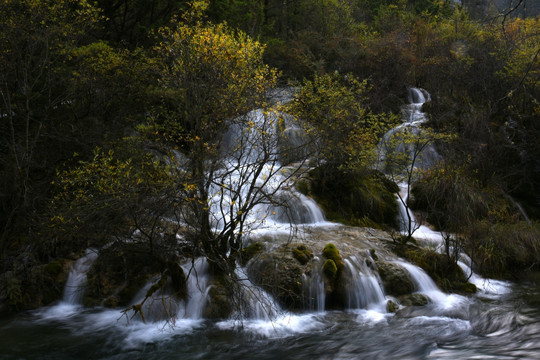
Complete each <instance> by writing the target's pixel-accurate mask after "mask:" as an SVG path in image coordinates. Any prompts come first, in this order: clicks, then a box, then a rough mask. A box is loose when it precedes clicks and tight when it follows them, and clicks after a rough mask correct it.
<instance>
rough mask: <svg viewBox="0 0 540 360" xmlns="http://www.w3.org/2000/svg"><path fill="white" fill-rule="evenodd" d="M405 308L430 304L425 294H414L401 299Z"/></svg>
mask: <svg viewBox="0 0 540 360" xmlns="http://www.w3.org/2000/svg"><path fill="white" fill-rule="evenodd" d="M400 301H401V305H403V306H425V305H427V304H429V299H428V297H427V296H426V295H424V294H419V293H414V294H409V295H405V296H402V297H400Z"/></svg>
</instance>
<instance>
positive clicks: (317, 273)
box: [303, 257, 326, 313]
mask: <svg viewBox="0 0 540 360" xmlns="http://www.w3.org/2000/svg"><path fill="white" fill-rule="evenodd" d="M311 261H312V262H313V270H312V272H311V276H309V277H308V276H306V275H305V274H304V279H303V280H304V283H303V287H304V294H306V296H307V306H308V309H309V310H310V311H317V312H319V313H322V312H324V310H325V309H326V289H325V286H324V275H323V272H322V268H323V261H322V260H321V259H320V258H319V257H315V258H314V259H313V260H311Z"/></svg>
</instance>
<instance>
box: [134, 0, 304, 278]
mask: <svg viewBox="0 0 540 360" xmlns="http://www.w3.org/2000/svg"><path fill="white" fill-rule="evenodd" d="M204 8H205V3H196V4H195V6H194V8H193V12H192V13H189V14H187V15H184V17H183V19H182V20H180V21H177V22H176V23H174V25H173V26H172V27H167V28H162V29H161V30H160V43H159V46H157V47H156V49H155V50H156V53H157V55H158V63H159V66H160V74H161V79H160V86H159V88H158V95H159V96H160V104H159V106H157V107H156V108H155V109H154V111H153V112H152V115H151V116H150V117H149V118H148V120H149V121H148V123H147V124H146V125H145V126H144V130H145V131H146V133H147V134H150V135H151V136H152V138H153V139H154V140H157V141H159V142H160V143H161V144H162V145H164V147H165V148H167V149H169V150H174V149H177V150H179V152H180V153H181V155H180V156H179V157H177V160H178V164H177V169H178V170H177V171H178V172H179V173H181V175H182V176H181V178H182V182H181V183H179V184H178V190H179V193H180V194H181V195H180V196H181V197H182V198H183V199H184V206H183V207H182V208H181V209H179V211H178V213H177V214H178V218H179V220H181V221H182V222H184V223H185V224H186V225H187V229H188V230H189V232H190V233H191V234H192V237H193V246H194V249H195V252H196V253H200V254H201V255H203V256H205V257H206V258H207V259H208V260H209V263H210V268H211V271H212V272H215V273H220V274H223V273H224V274H228V275H230V276H231V277H234V269H235V267H236V258H237V256H238V254H239V251H240V250H241V248H242V238H243V237H244V236H245V234H246V231H247V222H246V221H247V219H248V214H249V213H250V212H251V211H253V210H254V209H255V208H256V207H257V205H259V204H262V203H271V202H274V201H276V200H275V198H274V197H273V195H275V194H276V192H277V191H278V190H279V189H280V188H281V187H282V186H283V185H284V184H286V183H287V182H288V181H289V180H290V179H291V178H292V177H293V176H294V174H295V172H297V171H298V168H295V169H291V170H290V171H286V169H285V168H284V167H283V166H282V165H281V164H280V163H279V156H278V155H279V154H278V147H277V141H278V139H277V134H276V128H277V127H278V123H279V122H280V121H281V120H280V116H279V114H277V113H276V112H274V111H272V110H270V109H269V108H268V104H267V103H266V94H267V91H268V90H269V89H271V88H272V87H274V86H275V85H276V81H277V73H276V71H274V70H272V69H270V68H268V67H267V66H266V65H264V63H263V60H262V55H263V51H264V46H263V45H261V44H260V43H258V42H257V41H255V40H252V39H251V38H249V37H248V36H246V35H245V34H244V33H242V32H238V31H233V30H231V29H229V28H228V27H227V26H226V25H224V24H218V25H215V24H211V23H203V22H202V21H201V20H200V18H199V17H198V15H197V11H199V10H200V9H204ZM257 108H260V109H262V110H259V111H255V112H253V111H252V110H253V109H257ZM142 128H143V127H141V129H142ZM271 183H272V186H270V184H271ZM261 217H264V215H261Z"/></svg>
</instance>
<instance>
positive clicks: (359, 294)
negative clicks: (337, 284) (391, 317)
mask: <svg viewBox="0 0 540 360" xmlns="http://www.w3.org/2000/svg"><path fill="white" fill-rule="evenodd" d="M367 260H369V261H370V262H371V263H372V264H373V259H372V258H371V256H370V255H369V252H367V257H366V259H358V258H357V257H356V256H351V257H350V258H348V259H345V261H344V262H345V265H346V267H347V270H348V272H349V276H350V277H351V278H350V280H349V285H348V292H347V307H348V308H349V309H369V310H377V311H380V312H385V311H386V310H385V309H386V298H385V295H384V289H383V287H382V286H381V281H380V278H379V276H378V274H377V273H376V272H375V271H373V270H372V269H370V267H369V266H368V265H367V264H366V261H367Z"/></svg>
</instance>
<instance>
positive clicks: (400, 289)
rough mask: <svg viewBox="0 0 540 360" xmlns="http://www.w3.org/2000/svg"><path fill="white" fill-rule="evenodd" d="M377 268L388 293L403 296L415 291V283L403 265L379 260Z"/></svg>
mask: <svg viewBox="0 0 540 360" xmlns="http://www.w3.org/2000/svg"><path fill="white" fill-rule="evenodd" d="M377 268H378V270H379V275H380V276H381V280H382V282H383V285H384V290H385V292H386V294H388V295H392V296H402V295H407V294H410V293H412V292H413V291H414V284H413V282H412V281H411V278H410V277H409V273H408V272H407V270H405V269H404V268H402V267H401V266H399V265H397V264H394V263H390V262H385V261H377Z"/></svg>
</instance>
